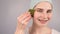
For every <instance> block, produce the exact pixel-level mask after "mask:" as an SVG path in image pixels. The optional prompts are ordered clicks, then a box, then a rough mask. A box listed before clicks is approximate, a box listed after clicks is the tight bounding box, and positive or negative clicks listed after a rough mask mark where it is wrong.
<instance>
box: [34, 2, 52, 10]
mask: <svg viewBox="0 0 60 34" xmlns="http://www.w3.org/2000/svg"><path fill="white" fill-rule="evenodd" d="M35 8H42V9H52V5H51V4H50V3H49V2H39V3H38V4H37V5H36V7H35Z"/></svg>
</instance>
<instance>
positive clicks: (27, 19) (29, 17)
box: [23, 16, 31, 25]
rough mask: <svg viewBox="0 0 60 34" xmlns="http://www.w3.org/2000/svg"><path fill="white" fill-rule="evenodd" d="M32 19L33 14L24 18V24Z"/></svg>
mask: <svg viewBox="0 0 60 34" xmlns="http://www.w3.org/2000/svg"><path fill="white" fill-rule="evenodd" d="M30 19H31V16H28V17H27V18H26V19H25V20H23V24H25V25H27V24H28V22H29V20H30Z"/></svg>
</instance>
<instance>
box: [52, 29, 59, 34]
mask: <svg viewBox="0 0 60 34" xmlns="http://www.w3.org/2000/svg"><path fill="white" fill-rule="evenodd" d="M52 34H60V32H59V31H57V30H55V29H52Z"/></svg>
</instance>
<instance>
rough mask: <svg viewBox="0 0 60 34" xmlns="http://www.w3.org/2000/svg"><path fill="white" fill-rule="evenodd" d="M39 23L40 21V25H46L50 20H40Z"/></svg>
mask: <svg viewBox="0 0 60 34" xmlns="http://www.w3.org/2000/svg"><path fill="white" fill-rule="evenodd" d="M38 20H39V21H40V23H42V24H45V23H47V21H48V20H40V19H38Z"/></svg>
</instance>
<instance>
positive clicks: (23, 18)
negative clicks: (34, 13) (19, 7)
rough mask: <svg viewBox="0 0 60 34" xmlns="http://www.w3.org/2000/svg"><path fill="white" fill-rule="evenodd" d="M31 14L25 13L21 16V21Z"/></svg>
mask: <svg viewBox="0 0 60 34" xmlns="http://www.w3.org/2000/svg"><path fill="white" fill-rule="evenodd" d="M28 16H30V14H25V15H24V16H23V17H21V18H19V21H22V20H25V19H26V18H27V17H28Z"/></svg>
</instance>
